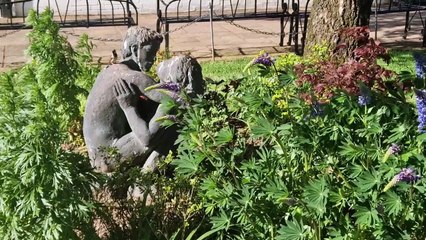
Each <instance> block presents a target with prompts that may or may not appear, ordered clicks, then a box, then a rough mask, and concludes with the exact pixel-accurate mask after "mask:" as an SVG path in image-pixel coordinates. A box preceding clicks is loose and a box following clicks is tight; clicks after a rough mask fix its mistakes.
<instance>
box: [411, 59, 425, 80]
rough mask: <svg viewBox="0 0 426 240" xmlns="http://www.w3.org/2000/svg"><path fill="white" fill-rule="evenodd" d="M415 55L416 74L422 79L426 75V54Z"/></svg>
mask: <svg viewBox="0 0 426 240" xmlns="http://www.w3.org/2000/svg"><path fill="white" fill-rule="evenodd" d="M413 57H414V61H415V62H416V76H417V77H418V78H420V79H422V78H424V77H425V69H426V56H425V55H424V54H420V53H414V54H413Z"/></svg>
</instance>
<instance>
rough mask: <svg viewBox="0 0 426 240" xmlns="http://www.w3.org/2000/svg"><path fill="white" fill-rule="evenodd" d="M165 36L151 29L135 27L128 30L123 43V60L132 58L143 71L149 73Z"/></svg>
mask: <svg viewBox="0 0 426 240" xmlns="http://www.w3.org/2000/svg"><path fill="white" fill-rule="evenodd" d="M162 41H163V36H162V35H161V34H159V33H158V32H156V31H153V30H151V29H149V28H145V27H139V26H133V27H130V28H129V29H128V30H127V33H126V37H125V38H124V42H123V49H122V51H121V52H122V57H123V59H127V58H131V59H132V60H133V61H134V62H135V63H137V64H138V66H139V68H140V69H141V70H142V71H149V69H150V68H151V67H152V65H153V64H154V61H155V57H156V54H157V52H158V49H160V45H161V42H162Z"/></svg>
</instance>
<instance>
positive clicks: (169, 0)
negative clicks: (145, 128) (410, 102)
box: [157, 0, 426, 54]
mask: <svg viewBox="0 0 426 240" xmlns="http://www.w3.org/2000/svg"><path fill="white" fill-rule="evenodd" d="M210 2H211V0H157V17H158V18H157V19H158V20H157V31H159V32H162V33H163V34H165V45H166V49H169V45H170V39H169V35H170V32H169V30H170V26H169V25H170V24H174V23H190V22H193V21H195V22H207V21H210V18H209V11H210V9H209V3H210ZM212 2H213V3H214V4H213V13H214V14H213V16H212V20H213V21H234V20H239V19H254V18H279V19H280V30H279V32H280V36H279V38H280V41H279V45H280V46H283V40H284V36H285V35H288V36H289V37H288V42H287V45H293V44H294V49H295V51H296V53H299V54H302V53H303V50H304V46H305V37H306V28H307V25H308V19H309V11H310V5H311V2H312V1H310V0H305V1H302V0H300V1H299V0H262V1H260V0H215V1H212ZM371 10H372V11H371V21H374V14H377V15H385V14H390V13H398V12H405V13H406V17H405V30H404V35H403V37H405V36H407V34H408V31H409V30H410V24H411V22H412V20H413V18H414V17H415V16H420V19H421V23H422V27H423V29H424V28H425V22H424V21H423V18H422V16H421V12H422V11H424V10H426V0H373V6H372V9H371ZM286 26H289V28H288V30H287V31H288V32H287V33H286V32H285V31H286V30H285V27H286ZM423 34H424V35H423V47H425V46H426V31H423Z"/></svg>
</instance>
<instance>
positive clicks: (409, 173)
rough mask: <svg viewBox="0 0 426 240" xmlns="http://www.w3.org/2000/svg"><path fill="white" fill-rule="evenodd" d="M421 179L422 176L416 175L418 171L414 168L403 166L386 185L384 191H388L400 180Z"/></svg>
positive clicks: (411, 181)
mask: <svg viewBox="0 0 426 240" xmlns="http://www.w3.org/2000/svg"><path fill="white" fill-rule="evenodd" d="M420 179H421V176H419V175H416V171H415V170H414V169H412V168H410V167H409V168H403V169H402V170H401V171H400V172H399V173H398V174H397V175H395V177H393V178H392V180H391V181H390V182H389V183H388V184H387V185H386V186H385V188H384V189H383V192H386V191H387V190H389V189H390V188H391V187H393V186H395V185H396V184H397V183H399V182H406V183H415V182H417V181H418V180H420Z"/></svg>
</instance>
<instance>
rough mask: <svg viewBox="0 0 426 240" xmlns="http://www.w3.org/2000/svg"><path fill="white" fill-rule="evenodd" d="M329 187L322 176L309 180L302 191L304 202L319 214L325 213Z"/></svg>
mask: <svg viewBox="0 0 426 240" xmlns="http://www.w3.org/2000/svg"><path fill="white" fill-rule="evenodd" d="M328 193H329V189H328V187H327V183H326V181H325V179H324V178H321V179H318V180H315V181H310V182H309V185H308V186H307V187H306V188H305V190H304V192H303V197H304V200H305V202H306V203H307V204H308V206H309V207H311V208H313V209H314V210H315V211H316V212H317V213H319V215H320V216H322V215H323V214H324V213H325V210H326V205H327V200H328Z"/></svg>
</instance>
